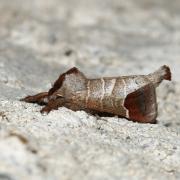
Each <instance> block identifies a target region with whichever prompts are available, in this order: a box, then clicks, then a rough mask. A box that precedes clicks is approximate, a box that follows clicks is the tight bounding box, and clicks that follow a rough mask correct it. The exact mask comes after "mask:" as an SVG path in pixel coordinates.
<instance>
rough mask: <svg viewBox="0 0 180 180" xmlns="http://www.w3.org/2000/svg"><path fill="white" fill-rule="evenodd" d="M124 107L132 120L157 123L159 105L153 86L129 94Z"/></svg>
mask: <svg viewBox="0 0 180 180" xmlns="http://www.w3.org/2000/svg"><path fill="white" fill-rule="evenodd" d="M124 106H125V108H126V109H127V110H128V113H129V119H130V120H132V121H136V122H140V123H155V121H156V117H157V104H156V94H155V89H154V86H153V84H148V85H146V86H144V87H142V88H140V89H138V90H136V91H134V92H132V93H130V94H128V95H127V97H126V99H125V102H124Z"/></svg>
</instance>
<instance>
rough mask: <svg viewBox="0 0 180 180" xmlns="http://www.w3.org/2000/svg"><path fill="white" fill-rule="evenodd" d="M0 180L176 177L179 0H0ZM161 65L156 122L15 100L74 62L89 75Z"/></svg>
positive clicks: (179, 158) (179, 174) (179, 154)
mask: <svg viewBox="0 0 180 180" xmlns="http://www.w3.org/2000/svg"><path fill="white" fill-rule="evenodd" d="M0 17H1V18H0V26H1V28H0V39H1V41H0V179H1V180H24V179H26V180H31V179H33V180H34V179H35V180H36V179H37V180H41V179H42V180H45V179H48V180H59V179H61V180H71V179H72V180H79V179H83V180H92V179H93V180H109V179H113V180H119V179H123V180H124V179H125V180H126V179H128V180H129V179H134V180H135V179H137V180H141V179H142V180H144V179H148V180H151V179H152V180H154V179H158V180H159V179H164V180H166V179H171V180H172V179H180V119H179V117H180V78H179V77H180V71H179V67H180V31H179V29H180V21H179V18H180V1H178V0H173V1H172V2H170V1H169V0H158V1H157V0H126V1H123V0H85V1H84V0H46V1H44V0H31V1H28V0H13V1H12V0H0ZM163 64H167V65H169V66H170V67H171V69H172V72H173V81H172V82H171V83H169V82H164V83H163V84H162V85H161V86H160V87H159V88H158V91H157V97H158V104H159V116H158V118H157V120H158V123H157V124H153V125H152V124H138V123H133V122H130V121H127V120H126V119H121V118H117V117H111V118H109V117H98V116H93V115H90V114H87V113H85V112H83V111H79V112H73V111H71V110H69V109H66V108H64V107H62V108H59V110H57V111H53V112H51V113H50V114H48V115H41V114H40V113H39V110H40V109H41V107H40V106H38V105H36V104H27V103H23V102H20V101H19V99H20V98H21V97H24V96H26V95H28V94H34V93H38V92H40V91H42V90H47V89H49V88H50V87H51V83H53V82H54V80H56V78H57V77H58V76H59V74H60V73H62V72H64V71H65V70H67V69H69V68H70V67H72V66H77V67H78V68H80V69H81V70H82V71H83V72H84V73H86V74H87V75H88V76H89V77H97V76H102V75H103V76H111V75H127V74H146V73H150V72H152V71H154V70H155V69H157V68H158V67H159V66H161V65H163Z"/></svg>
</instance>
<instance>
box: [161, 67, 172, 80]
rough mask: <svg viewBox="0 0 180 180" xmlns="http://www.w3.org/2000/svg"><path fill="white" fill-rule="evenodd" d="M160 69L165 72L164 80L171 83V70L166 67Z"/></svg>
mask: <svg viewBox="0 0 180 180" xmlns="http://www.w3.org/2000/svg"><path fill="white" fill-rule="evenodd" d="M161 69H162V70H163V71H164V72H165V73H164V79H166V80H168V81H171V70H170V68H169V67H168V66H166V65H164V66H162V67H161Z"/></svg>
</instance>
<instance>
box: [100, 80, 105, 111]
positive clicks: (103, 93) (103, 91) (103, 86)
mask: <svg viewBox="0 0 180 180" xmlns="http://www.w3.org/2000/svg"><path fill="white" fill-rule="evenodd" d="M101 83H102V95H101V100H100V101H101V109H103V98H104V95H105V81H104V78H101Z"/></svg>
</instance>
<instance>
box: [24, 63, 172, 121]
mask: <svg viewBox="0 0 180 180" xmlns="http://www.w3.org/2000/svg"><path fill="white" fill-rule="evenodd" d="M164 79H165V80H169V81H170V80H171V72H170V69H169V67H168V66H165V65H164V66H162V67H160V68H159V69H158V70H157V71H155V72H154V73H151V74H148V75H135V76H121V77H104V78H99V79H88V78H87V77H86V76H85V75H84V74H83V73H82V72H80V71H79V70H78V69H77V68H76V67H74V68H72V69H70V70H68V71H67V72H65V73H63V74H61V75H60V76H59V78H58V79H57V80H56V82H55V83H54V85H53V87H52V88H51V89H50V90H49V91H48V92H42V93H39V94H37V95H34V96H27V97H26V98H24V99H22V101H25V102H30V103H38V104H40V105H45V107H44V108H43V109H42V110H41V112H47V113H49V112H50V111H51V110H53V109H58V107H61V106H65V107H67V108H70V109H72V110H75V111H77V110H85V111H86V112H91V113H98V112H100V113H110V114H114V115H119V116H121V117H125V118H127V119H129V120H132V121H137V122H141V123H155V122H156V117H157V102H156V91H155V90H156V87H157V86H158V85H159V84H160V83H161V82H162V81H163V80H164Z"/></svg>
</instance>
